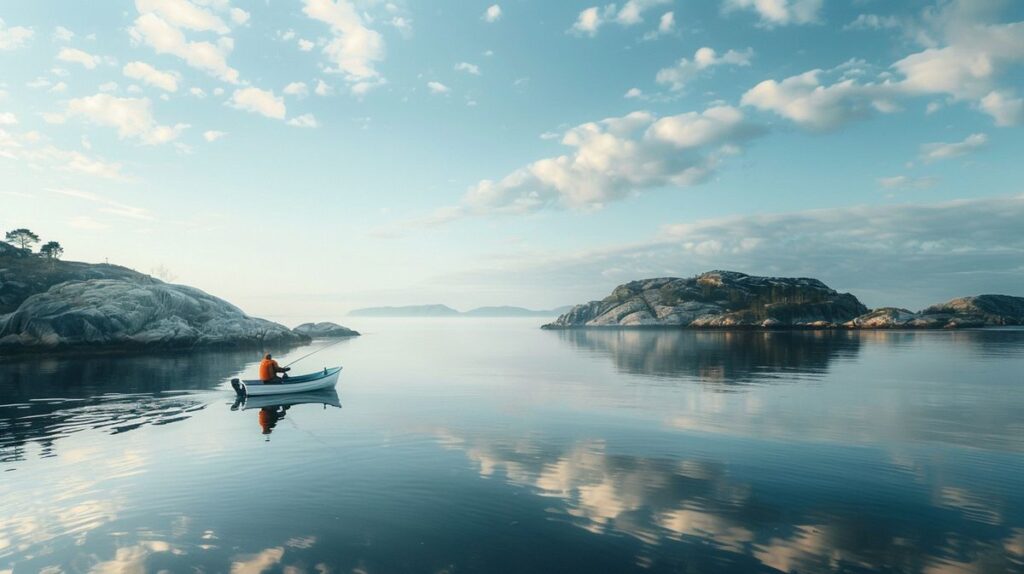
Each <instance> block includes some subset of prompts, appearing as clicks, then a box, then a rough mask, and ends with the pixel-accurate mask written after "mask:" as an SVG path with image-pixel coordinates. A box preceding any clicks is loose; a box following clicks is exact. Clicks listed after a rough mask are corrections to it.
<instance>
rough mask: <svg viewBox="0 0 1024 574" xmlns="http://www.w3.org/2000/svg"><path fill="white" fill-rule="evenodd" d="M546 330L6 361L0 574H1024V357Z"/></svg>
mask: <svg viewBox="0 0 1024 574" xmlns="http://www.w3.org/2000/svg"><path fill="white" fill-rule="evenodd" d="M537 323H538V322H537V321H535V320H529V321H521V320H494V321H484V320H470V319H459V320H436V319H435V320H418V321H406V320H374V321H362V322H360V323H358V324H355V323H354V324H353V325H352V326H353V327H355V328H357V329H361V330H363V331H364V332H365V333H366V334H365V335H364V336H363V337H360V338H358V339H354V340H349V341H346V342H343V343H340V344H338V345H336V346H333V347H330V348H328V349H325V350H324V351H322V352H320V353H318V354H316V355H313V356H312V357H310V358H308V359H306V360H304V361H302V362H301V363H299V364H298V365H296V368H295V371H294V372H301V371H304V370H310V371H311V370H317V369H320V368H322V367H323V366H325V365H334V364H342V365H344V366H345V370H344V371H343V372H342V377H341V380H340V383H339V386H338V390H337V398H336V399H335V397H333V396H317V397H314V398H313V399H312V400H318V401H321V402H320V403H317V404H293V405H290V406H289V408H288V409H287V410H285V409H283V408H279V409H275V410H272V411H267V412H265V414H264V415H263V416H262V418H261V415H260V409H258V408H251V407H252V406H253V405H237V404H234V403H235V401H234V395H233V393H232V391H231V389H230V386H229V384H228V381H229V380H230V378H231V377H235V376H240V375H241V376H252V375H253V374H254V371H255V366H256V361H257V359H258V358H259V357H258V354H256V353H252V352H245V353H199V354H189V355H173V356H163V357H130V358H113V357H97V358H54V359H34V360H20V361H9V360H8V361H2V362H0V572H9V571H11V570H13V572H15V573H21V572H33V573H34V572H51V573H52V572H160V571H167V572H237V573H256V572H287V573H291V574H295V573H303V572H305V573H311V574H312V573H324V572H332V573H366V574H374V573H387V572H432V573H433V572H448V573H458V572H569V571H577V572H629V571H644V572H775V571H783V572H922V573H940V572H950V573H974V572H1021V571H1024V330H995V331H963V332H918V333H914V332H862V333H846V332H838V333H826V332H789V333H787V332H780V333H753V332H668V331H661V332H653V331H623V332H595V331H571V332H547V331H541V330H539V329H537V328H536V325H537ZM323 344H324V343H315V344H314V345H312V346H310V347H307V348H300V349H294V350H292V351H291V352H287V353H284V352H282V353H280V354H281V355H282V357H281V358H282V359H283V362H288V361H289V360H290V358H295V357H299V356H301V355H304V354H306V353H308V352H310V351H311V350H313V349H314V348H316V347H317V346H321V345H323ZM335 401H337V404H340V405H341V407H340V408H339V407H337V406H333V405H326V406H325V404H323V403H325V402H326V403H335ZM256 406H259V405H256ZM282 413H283V415H282ZM275 419H276V420H275Z"/></svg>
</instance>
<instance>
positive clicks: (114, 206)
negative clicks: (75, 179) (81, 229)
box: [46, 188, 156, 221]
mask: <svg viewBox="0 0 1024 574" xmlns="http://www.w3.org/2000/svg"><path fill="white" fill-rule="evenodd" d="M46 191H49V192H51V193H56V194H57V195H63V196H65V197H72V198H75V199H82V200H85V201H89V202H92V203H98V204H100V205H102V206H103V207H101V208H100V210H99V211H101V212H103V213H107V214H110V215H116V216H118V217H125V218H128V219H141V220H146V221H151V220H154V219H156V217H154V216H153V214H152V213H151V212H150V211H149V210H148V209H146V208H144V207H136V206H133V205H127V204H124V203H121V202H119V201H115V200H113V199H109V198H106V197H103V196H100V195H97V194H95V193H92V192H89V191H81V190H78V189H73V188H47V189H46Z"/></svg>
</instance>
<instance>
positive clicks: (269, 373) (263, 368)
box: [260, 359, 282, 381]
mask: <svg viewBox="0 0 1024 574" xmlns="http://www.w3.org/2000/svg"><path fill="white" fill-rule="evenodd" d="M281 371H282V369H281V367H279V366H278V365H277V361H275V360H274V359H263V360H262V361H261V362H260V380H261V381H269V380H271V379H273V378H274V375H276V374H277V373H280V372H281Z"/></svg>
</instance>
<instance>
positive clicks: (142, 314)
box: [0, 249, 311, 356]
mask: <svg viewBox="0 0 1024 574" xmlns="http://www.w3.org/2000/svg"><path fill="white" fill-rule="evenodd" d="M310 340H311V338H310V337H309V336H308V335H305V334H303V333H300V332H296V331H293V330H291V329H289V328H288V327H285V326H284V325H281V324H278V323H274V322H272V321H267V320H265V319H260V318H257V317H251V316H249V315H247V314H246V313H245V312H243V311H242V310H241V309H239V308H238V307H236V306H234V305H232V304H230V303H228V302H227V301H224V300H223V299H220V298H217V297H214V296H213V295H210V294H208V293H206V292H204V291H201V290H199V289H195V288H193V287H188V286H185V285H174V284H170V283H165V282H163V281H161V280H159V279H156V278H154V277H150V276H149V275H145V274H142V273H138V272H136V271H133V270H131V269H128V268H125V267H120V266H116V265H107V264H89V263H79V262H66V261H56V260H46V259H41V258H39V257H35V256H31V255H28V254H25V253H20V252H18V251H12V250H10V249H8V250H6V251H5V252H4V253H3V254H0V356H8V355H15V354H36V353H53V352H60V353H65V352H68V353H82V352H88V353H93V352H100V353H124V352H143V351H154V350H157V351H173V350H197V349H241V348H271V347H273V348H276V349H280V348H287V347H293V346H297V345H301V344H305V343H308V342H309V341H310Z"/></svg>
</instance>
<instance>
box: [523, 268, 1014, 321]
mask: <svg viewBox="0 0 1024 574" xmlns="http://www.w3.org/2000/svg"><path fill="white" fill-rule="evenodd" d="M1009 325H1024V297H1012V296H1009V295H978V296H976V297H961V298H958V299H953V300H951V301H948V302H946V303H941V304H938V305H932V306H930V307H928V308H926V309H923V310H921V311H919V312H913V311H909V310H907V309H900V308H894V307H883V308H879V309H874V310H869V309H868V308H867V307H866V306H864V305H863V304H862V303H861V302H860V301H859V300H857V298H856V297H854V296H853V295H851V294H849V293H839V292H837V291H835V290H834V289H831V288H830V287H828V286H827V285H825V284H824V283H822V282H821V281H818V280H817V279H810V278H806V277H799V278H789V277H757V276H752V275H746V274H744V273H739V272H735V271H710V272H707V273H702V274H700V275H697V276H695V277H691V278H685V279H683V278H676V277H665V278H656V279H646V280H641V281H632V282H630V283H626V284H623V285H620V286H619V287H617V288H615V290H614V291H613V292H612V293H611V295H609V296H608V297H605V298H604V299H602V300H600V301H591V302H589V303H585V304H582V305H576V306H575V307H573V308H572V309H571V310H570V311H569V312H567V313H565V314H563V315H562V316H560V317H559V318H558V319H557V320H555V321H554V322H553V323H549V324H547V325H543V326H542V328H544V329H579V328H675V329H956V328H968V327H993V326H1009Z"/></svg>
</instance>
